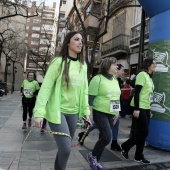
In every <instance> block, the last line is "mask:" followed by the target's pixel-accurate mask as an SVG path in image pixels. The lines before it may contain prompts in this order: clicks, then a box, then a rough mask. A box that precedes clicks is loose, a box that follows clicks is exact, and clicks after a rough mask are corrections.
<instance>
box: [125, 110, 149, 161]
mask: <svg viewBox="0 0 170 170" xmlns="http://www.w3.org/2000/svg"><path fill="white" fill-rule="evenodd" d="M132 121H133V126H134V134H133V135H132V137H131V138H129V139H128V140H127V141H126V142H124V143H123V144H122V147H123V149H124V150H125V151H126V152H129V150H130V149H131V148H132V147H133V146H134V145H136V152H135V159H142V158H143V150H144V145H145V140H146V137H147V136H148V133H149V122H150V110H146V109H140V113H139V118H135V117H133V120H132Z"/></svg>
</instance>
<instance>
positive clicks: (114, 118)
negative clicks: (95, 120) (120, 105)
mask: <svg viewBox="0 0 170 170" xmlns="http://www.w3.org/2000/svg"><path fill="white" fill-rule="evenodd" d="M118 118H119V113H117V114H116V115H114V117H113V125H115V124H116V122H117V119H118Z"/></svg>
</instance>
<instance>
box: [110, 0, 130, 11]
mask: <svg viewBox="0 0 170 170" xmlns="http://www.w3.org/2000/svg"><path fill="white" fill-rule="evenodd" d="M130 2H131V1H129V0H112V1H111V2H110V11H114V10H115V9H116V8H118V7H121V6H123V5H125V4H128V3H130Z"/></svg>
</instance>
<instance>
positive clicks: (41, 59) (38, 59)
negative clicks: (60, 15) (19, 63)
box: [27, 28, 54, 77]
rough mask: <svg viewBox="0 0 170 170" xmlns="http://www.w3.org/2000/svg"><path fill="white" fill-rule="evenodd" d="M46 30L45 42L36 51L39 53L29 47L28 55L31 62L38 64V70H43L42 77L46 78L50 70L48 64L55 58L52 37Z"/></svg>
mask: <svg viewBox="0 0 170 170" xmlns="http://www.w3.org/2000/svg"><path fill="white" fill-rule="evenodd" d="M43 29H44V38H43V42H40V44H39V46H37V48H36V49H39V50H37V51H34V50H32V49H31V48H30V47H29V46H28V45H27V54H28V56H29V60H31V61H32V62H33V63H35V64H36V66H37V68H39V69H41V70H42V72H41V74H42V76H43V77H44V76H45V74H46V71H47V68H48V64H49V62H50V61H51V59H52V58H53V57H54V56H53V54H52V53H51V50H50V49H51V43H52V41H51V36H50V35H49V34H48V33H47V30H46V29H45V28H43Z"/></svg>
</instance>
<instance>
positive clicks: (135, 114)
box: [133, 110, 140, 118]
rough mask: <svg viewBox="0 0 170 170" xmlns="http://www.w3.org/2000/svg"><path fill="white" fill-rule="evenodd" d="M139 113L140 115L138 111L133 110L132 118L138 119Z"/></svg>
mask: <svg viewBox="0 0 170 170" xmlns="http://www.w3.org/2000/svg"><path fill="white" fill-rule="evenodd" d="M139 113H140V111H139V110H134V112H133V116H134V117H135V118H138V117H139Z"/></svg>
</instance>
